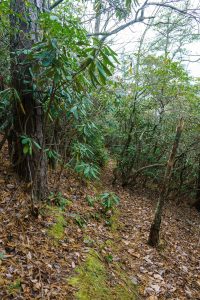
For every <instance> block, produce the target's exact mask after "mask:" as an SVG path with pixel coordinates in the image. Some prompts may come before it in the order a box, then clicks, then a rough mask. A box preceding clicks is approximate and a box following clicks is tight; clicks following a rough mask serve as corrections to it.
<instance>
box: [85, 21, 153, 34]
mask: <svg viewBox="0 0 200 300" xmlns="http://www.w3.org/2000/svg"><path fill="white" fill-rule="evenodd" d="M153 18H154V17H147V18H145V17H144V18H138V19H134V20H132V21H130V22H128V23H126V24H123V25H121V26H119V27H117V28H116V29H113V30H112V31H110V32H98V33H89V34H88V35H87V36H88V37H89V36H99V35H101V36H103V37H104V38H106V37H108V36H110V35H113V34H116V33H118V32H120V31H122V30H124V29H125V28H127V27H129V26H131V25H133V24H135V23H139V22H142V21H144V20H149V19H153Z"/></svg>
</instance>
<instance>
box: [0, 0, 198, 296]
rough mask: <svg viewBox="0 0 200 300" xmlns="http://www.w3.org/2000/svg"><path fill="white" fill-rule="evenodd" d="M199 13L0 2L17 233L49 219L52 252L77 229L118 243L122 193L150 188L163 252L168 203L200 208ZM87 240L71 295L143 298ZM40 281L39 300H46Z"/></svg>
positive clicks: (130, 0) (0, 59)
mask: <svg viewBox="0 0 200 300" xmlns="http://www.w3.org/2000/svg"><path fill="white" fill-rule="evenodd" d="M194 2H195V1H194ZM199 10H200V7H199V4H196V3H193V1H185V0H180V1H174V0H169V1H161V0H158V1H156V2H150V1H148V0H147V1H140V0H126V1H115V0H111V1H110V0H109V1H107V0H105V1H104V0H95V1H72V0H63V1H45V0H39V1H34V0H28V1H21V0H16V1H14V0H4V1H1V2H0V22H1V27H0V154H1V160H2V161H3V160H4V158H5V161H6V162H5V166H6V168H8V170H12V171H11V174H12V175H11V177H13V178H14V180H17V182H18V186H19V187H18V188H16V186H17V185H15V186H14V187H13V185H12V182H11V183H10V182H9V180H11V181H12V179H10V178H11V177H9V176H8V175H7V173H6V172H7V170H6V169H5V167H4V169H2V170H0V172H1V173H2V176H4V177H5V178H6V179H5V180H4V177H3V179H2V182H3V184H5V189H6V192H5V195H6V196H5V197H4V196H2V199H3V200H2V203H3V204H2V205H4V204H5V198H6V197H7V198H8V200H9V201H11V202H12V201H13V199H14V201H15V193H14V192H13V194H12V193H11V194H12V195H10V194H9V197H8V195H7V192H8V190H9V191H11V192H12V191H13V190H14V189H15V188H16V195H18V192H19V191H18V189H21V190H20V191H21V192H22V194H23V193H25V194H26V198H27V204H26V203H23V205H21V203H22V202H23V201H22V200H21V198H20V199H19V203H20V204H19V205H20V209H16V215H17V217H16V220H17V221H15V222H14V223H15V224H18V225H17V226H18V227H19V228H23V229H22V232H23V231H24V230H25V229H24V224H23V225H22V223H21V222H26V221H27V220H32V218H33V220H35V221H33V222H42V221H41V219H42V218H44V219H45V220H47V226H46V225H44V227H45V226H46V227H47V228H45V229H42V230H43V231H42V232H43V233H44V234H45V238H48V241H51V243H52V247H53V248H55V249H58V248H59V247H62V246H61V244H62V243H63V244H64V246H63V247H64V248H63V249H65V247H66V244H67V243H68V242H69V241H68V240H67V238H66V231H67V230H69V227H70V226H72V228H74V226H76V228H77V231H78V232H79V231H80V232H82V231H83V232H84V231H87V229H86V228H87V227H90V226H91V228H92V227H94V228H96V231H98V230H99V227H100V231H101V226H105V228H106V230H108V232H109V234H112V235H113V236H112V238H113V239H114V240H115V242H117V239H116V236H117V238H118V239H120V237H119V236H118V235H117V233H116V232H117V231H118V229H119V227H120V224H121V222H122V221H123V220H121V217H120V214H121V209H122V210H123V209H124V210H127V218H128V214H129V211H130V209H129V207H126V206H125V204H124V203H126V196H127V194H126V193H129V194H130V195H133V194H134V193H135V192H137V193H138V191H139V194H140V192H141V194H142V195H143V193H144V191H145V193H146V194H153V195H154V198H155V199H157V200H158V201H157V205H156V209H155V207H154V209H155V213H154V217H153V215H152V214H151V218H152V220H151V223H150V224H149V226H148V235H149V238H148V237H147V236H146V242H147V244H148V245H149V246H152V247H154V248H156V249H157V251H158V252H159V251H160V249H161V248H162V247H161V244H162V239H161V238H160V228H161V221H162V215H163V209H164V208H165V207H166V206H167V205H168V203H169V201H170V199H172V200H173V201H174V202H175V203H176V205H177V208H176V209H177V211H179V209H180V210H181V208H179V206H180V207H181V206H184V205H188V206H187V207H188V209H193V208H195V209H196V210H197V211H199V212H200V90H199V85H200V77H199V76H197V75H196V72H194V70H196V69H197V66H198V65H197V64H198V62H199V59H200V58H199V54H196V52H195V49H196V48H198V47H199V22H200V17H199ZM128 28H129V29H130V30H129V29H128ZM133 28H134V30H135V35H134V33H133V32H132V29H133ZM127 30H129V31H127ZM123 33H124V36H123ZM130 35H131V36H132V39H131V41H128V42H127V39H128V37H129V40H130ZM118 45H122V47H121V48H120V46H119V47H118ZM8 161H9V163H8ZM9 168H10V169H9ZM107 170H109V176H108V182H106V179H105V174H107V173H106V172H107ZM104 173H105V174H104ZM102 177H103V185H102ZM76 182H79V185H76ZM0 183H1V178H0ZM74 186H75V188H74ZM82 189H83V191H82ZM2 190H3V188H2ZM121 191H122V193H125V195H126V196H124V194H122V197H120V193H121ZM68 194H69V195H70V196H69V197H68ZM129 194H128V195H129ZM2 195H3V192H2ZM23 195H24V194H23ZM23 197H24V196H23ZM23 197H22V198H23ZM7 198H6V199H7ZM80 199H81V200H80ZM78 201H80V202H78ZM81 201H83V203H82V202H81ZM77 203H78V204H77ZM130 203H131V202H129V205H131V204H130ZM15 204H16V203H15ZM15 204H14V205H15ZM17 205H18V204H17ZM82 205H83V207H85V210H86V212H85V213H84V211H83V209H82V208H80V211H78V209H77V207H78V206H80V207H82ZM74 206H75V208H74ZM147 206H148V205H147ZM154 206H155V205H154ZM2 207H4V206H2ZM8 207H9V202H8V204H7V205H6V206H5V209H7V208H8ZM22 207H24V209H27V208H28V209H29V210H28V212H26V213H27V214H26V216H24V215H23V213H21V208H22ZM3 209H4V208H2V210H3ZM131 209H132V210H133V209H134V208H133V207H132V206H131ZM22 210H23V208H22ZM131 213H132V212H131ZM21 214H22V215H23V217H22V221H21ZM125 218H126V217H125ZM119 219H120V220H119ZM91 220H92V221H91ZM91 222H94V224H93V223H92V225H91ZM189 222H192V220H189ZM99 224H101V225H99ZM169 226H170V224H169ZM127 228H128V225H127ZM20 230H21V229H20ZM119 231H120V229H119ZM122 232H123V230H122ZM195 232H196V231H195ZM106 234H107V233H106ZM11 235H12V233H11ZM65 239H66V240H65ZM124 239H125V238H124ZM8 240H9V238H8ZM84 240H87V241H88V242H86V244H87V246H88V249H87V251H86V252H87V253H86V254H85V256H84V260H83V262H82V264H81V265H80V266H76V265H74V262H72V269H75V272H74V274H73V275H72V274H70V276H69V274H67V275H68V276H69V277H70V278H71V279H69V280H68V281H67V280H66V284H69V285H71V290H70V295H72V294H73V296H71V297H72V298H71V299H83V300H84V299H85V300H87V299H88V300H89V299H91V300H92V299H97V300H98V299H99V300H100V299H119V300H120V299H121V300H125V299H127V300H128V299H130V300H131V299H133V300H135V299H140V298H138V297H140V296H138V295H139V293H141V290H140V291H139V289H138V285H139V284H138V283H139V281H138V282H137V283H135V281H134V280H130V276H128V275H127V274H126V270H124V268H123V267H122V266H121V265H120V263H118V262H117V260H116V261H115V260H114V258H115V257H114V256H113V255H112V253H110V252H109V253H104V250H103V251H102V249H101V250H99V248H100V247H99V244H100V242H99V243H98V247H96V241H95V242H93V241H92V240H91V239H90V238H84ZM2 241H3V238H2V239H1V236H0V267H1V261H3V260H4V258H5V251H4V250H2V249H1V248H2V247H1V242H2ZM9 242H12V238H10V240H9ZM103 242H105V241H103ZM136 242H137V241H136ZM23 243H24V244H26V243H29V240H27V241H26V242H25V240H23ZM63 244H62V245H63ZM6 245H7V244H6ZM128 245H129V244H127V245H126V246H128ZM5 247H7V246H5ZM9 247H10V246H9ZM9 247H7V249H10V248H9ZM12 247H13V246H12ZM12 247H11V253H12V252H15V250H13V251H12V249H15V248H12ZM159 247H161V248H159ZM93 248H94V249H93ZM197 248H198V245H197ZM1 250H2V251H1ZM48 250H49V248H48ZM9 251H10V250H8V252H9ZM55 251H58V250H55ZM100 252H101V253H100ZM113 252H114V251H113ZM161 252H162V251H161ZM28 253H29V252H28ZM78 253H79V252H78ZM1 254H2V258H1ZM129 254H130V253H129ZM26 255H29V257H27V260H28V262H29V261H31V260H33V257H32V256H30V254H26ZM78 255H79V256H80V254H78ZM102 255H103V259H102ZM131 255H133V253H131ZM8 256H9V253H8ZM79 256H78V257H79ZM133 256H134V255H133ZM136 257H137V255H136ZM138 258H139V257H138ZM111 264H112V267H110V265H111ZM50 265H51V264H50ZM55 265H56V263H55ZM77 265H78V263H77ZM49 268H54V266H53V267H52V266H51V267H49ZM55 268H57V267H55ZM109 268H111V269H109ZM57 269H59V268H57ZM4 271H5V270H4ZM109 271H110V272H111V273H112V274H110V272H109ZM38 272H39V273H38V274H39V275H38V276H39V278H40V281H42V280H43V279H41V278H42V276H43V275H41V272H42V271H41V270H40V269H39V271H38ZM11 273H12V272H11ZM113 274H114V275H113ZM161 275H162V274H161ZM161 275H160V276H161ZM112 276H114V281H113V282H112V279H113V278H112ZM19 277H20V276H19ZM65 278H66V276H65ZM7 279H9V278H7ZM7 279H5V278H4V279H2V278H1V275H0V287H1V283H2V285H4V283H5V285H6V286H7V289H6V293H7V296H8V295H9V296H10V295H11V296H13V297H14V296H15V295H19V294H20V293H22V290H23V289H24V288H23V280H21V279H19V278H15V281H13V282H12V283H11V284H8V283H7ZM34 280H36V279H33V281H32V282H33V283H34ZM197 282H198V283H199V281H197ZM24 284H25V283H24ZM38 284H39V283H38ZM43 285H44V286H45V284H43ZM43 285H41V286H40V287H39V289H40V288H41V294H40V295H39V296H38V295H37V297H40V298H37V299H50V298H48V293H46V294H45V287H44V286H43ZM63 286H64V285H63ZM136 286H137V287H136ZM63 288H64V287H63ZM65 288H66V287H65ZM65 288H64V289H65ZM198 288H199V287H198ZM18 292H19V293H18ZM143 292H144V291H143ZM27 293H29V292H27ZM64 293H65V294H64V295H65V296H66V295H67V292H66V291H65V292H64ZM145 293H146V294H145ZM188 293H189V292H188ZM143 294H144V295H146V297H147V295H148V292H144V293H143ZM157 294H159V293H157ZM0 295H1V294H0ZM105 295H106V296H105ZM195 295H196V294H195ZM32 296H34V292H32V294H31V297H32ZM54 296H55V295H53V296H52V297H54ZM148 296H151V293H150V294H149V295H148ZM2 297H3V296H2ZM63 297H64V296H63ZM73 297H74V298H73ZM156 297H157V296H156ZM2 299H4V298H2ZM5 299H11V298H5ZM19 299H25V298H23V296H22V298H19ZM30 299H32V298H30ZM52 299H54V298H52ZM56 299H59V298H56ZM60 299H64V298H60ZM145 299H147V298H145ZM148 299H150V300H151V299H152V300H153V299H155V300H156V299H161V298H148ZM163 299H164V298H163ZM166 299H167V298H166ZM171 299H172V298H171ZM177 299H178V298H177ZM181 299H182V298H181ZM185 299H186V298H185ZM195 299H196V298H195Z"/></svg>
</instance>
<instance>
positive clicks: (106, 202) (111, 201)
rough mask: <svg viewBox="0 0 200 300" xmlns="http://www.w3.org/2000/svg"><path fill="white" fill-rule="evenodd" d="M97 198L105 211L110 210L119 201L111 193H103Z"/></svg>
mask: <svg viewBox="0 0 200 300" xmlns="http://www.w3.org/2000/svg"><path fill="white" fill-rule="evenodd" d="M99 198H100V201H101V204H102V206H103V208H104V210H105V211H108V210H112V209H113V208H114V207H115V206H117V205H118V204H119V201H120V199H119V197H118V196H117V195H116V194H115V193H113V192H106V193H103V194H101V195H100V196H99Z"/></svg>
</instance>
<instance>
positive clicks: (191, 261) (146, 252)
mask: <svg viewBox="0 0 200 300" xmlns="http://www.w3.org/2000/svg"><path fill="white" fill-rule="evenodd" d="M111 169H112V166H111V167H110V171H109V168H108V169H107V171H106V172H104V175H103V178H102V180H103V182H104V185H107V186H108V188H109V187H111V182H112V172H111ZM114 190H115V192H116V193H117V194H118V195H119V196H120V199H121V205H120V221H121V224H122V226H121V227H119V230H118V236H119V237H120V239H121V243H120V247H119V252H118V253H119V256H120V258H121V260H122V261H123V262H124V265H125V268H126V270H127V272H128V273H129V274H130V276H133V280H134V281H136V282H138V283H139V284H140V287H141V288H140V292H141V295H144V296H145V299H152V300H153V299H163V300H164V299H171V300H172V299H174V300H175V299H176V300H182V299H192V300H197V299H200V214H199V213H198V212H197V211H196V210H195V209H191V208H190V207H189V206H187V205H184V204H183V203H182V204H180V205H179V206H177V205H176V203H175V200H173V201H172V200H170V201H169V202H168V203H167V205H166V207H165V211H164V216H163V222H162V232H161V244H160V247H159V249H158V250H155V249H153V248H151V247H149V246H148V245H147V240H148V233H149V230H150V225H151V222H152V219H153V215H154V210H155V205H156V201H157V195H156V194H155V195H153V194H152V195H151V197H146V196H141V195H138V194H137V193H136V194H134V193H133V192H129V191H125V190H123V189H121V187H120V186H118V187H115V188H114ZM140 194H141V191H140ZM143 194H144V193H143ZM150 198H151V199H150Z"/></svg>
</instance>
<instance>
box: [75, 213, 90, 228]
mask: <svg viewBox="0 0 200 300" xmlns="http://www.w3.org/2000/svg"><path fill="white" fill-rule="evenodd" d="M74 220H75V223H76V224H77V225H78V226H79V227H80V228H83V227H85V226H86V224H87V221H86V219H85V218H84V217H82V216H80V215H78V214H76V215H75V217H74Z"/></svg>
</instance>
